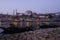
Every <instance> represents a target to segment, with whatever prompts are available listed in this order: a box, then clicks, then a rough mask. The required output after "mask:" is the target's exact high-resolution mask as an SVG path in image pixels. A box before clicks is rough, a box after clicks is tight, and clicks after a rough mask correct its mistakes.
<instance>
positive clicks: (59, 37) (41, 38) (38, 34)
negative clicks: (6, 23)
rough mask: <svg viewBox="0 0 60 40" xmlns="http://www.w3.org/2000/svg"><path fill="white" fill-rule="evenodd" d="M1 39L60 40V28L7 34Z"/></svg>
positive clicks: (0, 39) (0, 38)
mask: <svg viewBox="0 0 60 40" xmlns="http://www.w3.org/2000/svg"><path fill="white" fill-rule="evenodd" d="M0 40H60V28H47V29H39V30H35V31H29V32H24V33H16V34H6V35H3V36H1V37H0Z"/></svg>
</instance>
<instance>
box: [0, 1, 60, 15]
mask: <svg viewBox="0 0 60 40" xmlns="http://www.w3.org/2000/svg"><path fill="white" fill-rule="evenodd" d="M16 9H17V10H18V12H25V11H27V10H32V11H33V12H37V13H49V12H50V13H51V12H60V0H0V13H1V12H2V13H7V12H9V13H10V14H12V13H13V10H16Z"/></svg>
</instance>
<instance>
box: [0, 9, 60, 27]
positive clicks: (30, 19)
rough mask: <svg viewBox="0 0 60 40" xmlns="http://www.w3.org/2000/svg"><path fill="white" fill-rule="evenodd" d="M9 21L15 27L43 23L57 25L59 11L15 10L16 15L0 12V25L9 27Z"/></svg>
mask: <svg viewBox="0 0 60 40" xmlns="http://www.w3.org/2000/svg"><path fill="white" fill-rule="evenodd" d="M11 23H13V24H14V25H15V26H16V27H30V26H33V27H39V26H40V25H43V24H48V25H49V24H50V25H59V24H60V12H57V13H46V14H42V13H36V12H32V11H30V10H28V11H26V12H25V13H19V12H16V15H9V14H0V27H10V24H11Z"/></svg>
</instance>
